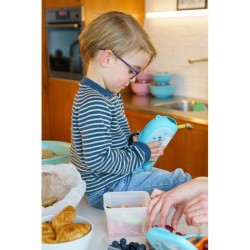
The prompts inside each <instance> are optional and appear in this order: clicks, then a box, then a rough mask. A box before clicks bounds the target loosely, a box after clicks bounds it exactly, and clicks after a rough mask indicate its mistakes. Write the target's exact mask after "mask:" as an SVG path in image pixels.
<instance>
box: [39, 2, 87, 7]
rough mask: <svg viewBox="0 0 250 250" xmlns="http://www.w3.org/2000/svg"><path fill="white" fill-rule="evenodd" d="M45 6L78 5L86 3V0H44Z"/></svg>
mask: <svg viewBox="0 0 250 250" xmlns="http://www.w3.org/2000/svg"><path fill="white" fill-rule="evenodd" d="M43 2H44V4H45V8H48V9H49V8H62V7H76V6H81V5H83V4H84V0H60V1H58V0H43Z"/></svg>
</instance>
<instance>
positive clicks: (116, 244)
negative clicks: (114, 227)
mask: <svg viewBox="0 0 250 250" xmlns="http://www.w3.org/2000/svg"><path fill="white" fill-rule="evenodd" d="M112 247H120V244H119V242H118V241H116V240H114V241H113V242H112ZM120 249H121V248H120Z"/></svg>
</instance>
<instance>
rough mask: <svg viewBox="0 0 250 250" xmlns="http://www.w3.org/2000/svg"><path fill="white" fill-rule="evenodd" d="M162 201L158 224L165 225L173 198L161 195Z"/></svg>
mask: <svg viewBox="0 0 250 250" xmlns="http://www.w3.org/2000/svg"><path fill="white" fill-rule="evenodd" d="M161 200H162V201H163V206H162V208H161V215H160V223H159V224H160V226H161V227H165V225H166V221H167V219H168V215H169V212H170V209H171V207H172V206H173V205H174V203H173V202H174V200H173V199H172V197H170V196H165V197H161Z"/></svg>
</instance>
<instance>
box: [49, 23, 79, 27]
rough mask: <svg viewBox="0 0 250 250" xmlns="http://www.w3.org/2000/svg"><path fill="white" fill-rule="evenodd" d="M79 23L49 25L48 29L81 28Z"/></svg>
mask: <svg viewBox="0 0 250 250" xmlns="http://www.w3.org/2000/svg"><path fill="white" fill-rule="evenodd" d="M79 27H80V25H79V24H78V23H69V24H66V23H65V24H47V25H46V28H79Z"/></svg>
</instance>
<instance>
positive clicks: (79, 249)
mask: <svg viewBox="0 0 250 250" xmlns="http://www.w3.org/2000/svg"><path fill="white" fill-rule="evenodd" d="M53 218H54V216H52V215H49V216H43V217H42V222H45V221H52V220H53ZM74 222H75V223H87V224H89V225H90V226H91V230H90V232H89V233H88V234H86V235H85V236H83V237H81V238H79V239H77V240H73V241H69V242H65V243H56V244H46V243H42V250H69V249H70V250H89V249H90V242H91V240H92V237H93V223H92V222H91V221H90V220H89V219H86V218H84V217H81V216H76V219H75V221H74Z"/></svg>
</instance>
